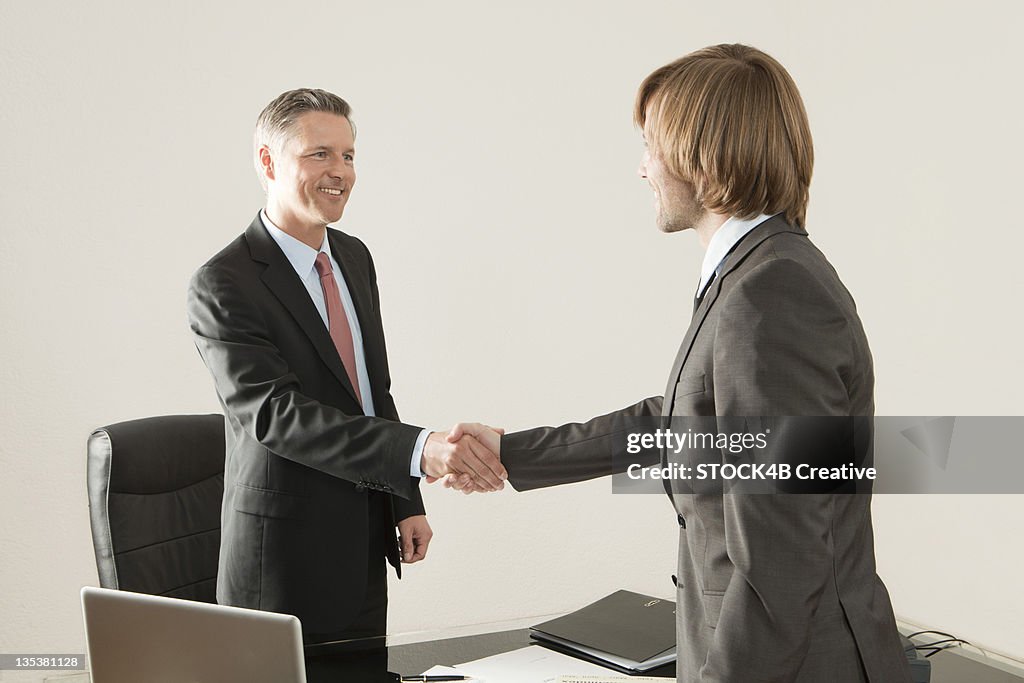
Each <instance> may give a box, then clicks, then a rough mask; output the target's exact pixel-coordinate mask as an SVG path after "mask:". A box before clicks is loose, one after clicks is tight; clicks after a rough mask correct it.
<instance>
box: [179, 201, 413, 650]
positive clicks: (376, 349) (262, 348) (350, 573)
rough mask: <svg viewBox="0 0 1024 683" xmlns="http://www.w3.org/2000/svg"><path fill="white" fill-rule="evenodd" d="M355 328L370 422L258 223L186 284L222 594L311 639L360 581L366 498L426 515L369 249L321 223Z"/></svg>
mask: <svg viewBox="0 0 1024 683" xmlns="http://www.w3.org/2000/svg"><path fill="white" fill-rule="evenodd" d="M327 235H328V240H329V242H330V247H331V251H332V253H333V254H334V258H335V259H336V260H337V262H338V263H339V265H340V266H341V269H342V271H343V272H344V276H345V281H346V282H347V283H348V287H349V290H350V291H351V294H352V299H353V301H354V304H355V308H356V314H357V315H358V318H359V326H360V329H361V330H362V336H363V347H364V351H365V356H366V365H367V370H368V372H369V376H370V383H371V387H372V392H373V401H374V406H375V408H376V412H377V414H378V417H367V416H365V415H364V414H363V412H362V409H361V407H360V405H359V403H358V401H357V400H356V396H355V392H354V390H353V388H352V384H351V382H350V381H349V378H348V375H347V373H346V372H345V368H344V367H343V365H342V362H341V359H340V358H339V356H338V352H337V350H336V349H335V347H334V343H333V342H332V341H331V337H330V334H329V332H328V331H327V328H326V326H325V325H324V324H323V321H322V319H321V318H320V316H319V314H318V313H317V311H316V307H315V306H314V304H313V302H312V300H311V299H310V297H309V293H308V292H307V291H306V289H305V287H304V286H303V284H302V282H301V281H300V280H299V278H298V276H297V275H296V273H295V270H294V269H293V268H292V266H291V264H290V263H289V262H288V259H287V258H286V257H285V255H284V253H283V252H282V251H281V249H280V248H279V247H278V246H277V243H276V242H274V240H273V238H272V237H271V236H270V234H269V233H268V232H267V230H266V228H264V227H263V224H262V222H261V221H260V218H259V216H257V217H256V219H255V220H253V222H252V224H251V225H250V226H249V227H248V229H247V230H246V231H245V233H244V234H242V235H240V236H239V237H238V238H237V239H236V240H234V241H233V242H232V243H231V244H229V245H228V246H227V247H225V248H224V249H223V250H222V251H221V252H220V253H218V254H217V255H216V256H214V257H213V258H211V259H210V260H209V261H208V262H207V263H206V264H205V265H204V266H202V267H201V268H200V269H199V270H198V271H196V273H195V275H193V277H192V281H191V283H190V286H189V292H188V318H189V325H190V326H191V328H192V332H193V334H194V337H195V343H196V347H197V348H198V349H199V353H200V355H201V356H202V358H203V360H204V361H205V362H206V365H207V367H208V368H209V370H210V374H212V375H213V379H214V383H215V385H216V389H217V395H218V397H219V398H220V402H221V404H222V405H223V407H224V416H225V421H226V427H227V429H226V440H227V443H226V446H227V459H226V463H225V472H224V504H223V511H222V529H221V550H220V567H219V573H218V576H217V600H218V602H220V603H222V604H228V605H236V606H240V607H248V608H253V609H262V610H269V611H273V612H284V613H288V614H294V615H296V616H298V617H299V619H300V620H301V621H302V625H303V628H304V629H305V630H306V631H307V632H313V633H327V632H336V631H341V630H343V629H344V628H346V627H347V626H348V624H349V622H350V621H351V620H352V618H353V617H354V616H355V615H356V613H357V612H358V610H359V609H360V608H361V606H362V605H363V598H364V596H365V591H366V584H367V576H366V572H367V549H368V546H369V539H368V515H369V514H380V513H379V510H380V507H378V508H376V509H375V511H371V509H370V503H369V498H370V495H369V493H368V491H370V490H376V491H382V492H385V493H388V494H394V495H389V496H388V498H390V501H391V504H390V505H388V506H386V507H387V508H388V511H387V513H386V514H387V515H388V516H389V519H388V520H386V524H385V525H384V526H385V528H387V529H389V530H390V532H389V538H387V539H385V547H386V548H387V554H388V560H389V561H390V562H391V564H392V565H393V566H394V567H395V569H396V571H399V575H400V564H399V557H398V547H397V542H396V538H395V534H394V531H393V529H394V524H395V521H396V520H402V519H405V518H406V517H409V516H412V515H416V514H423V503H422V500H421V498H420V495H419V488H418V485H419V479H418V478H413V477H410V476H409V459H410V457H411V455H412V449H413V446H414V444H415V442H416V439H417V437H418V436H419V433H420V428H418V427H413V426H410V425H404V424H401V423H399V422H398V411H397V410H396V409H395V402H394V400H393V399H392V397H391V378H390V375H389V373H388V361H387V352H386V351H385V345H384V331H383V328H382V326H381V317H380V300H379V296H378V293H377V281H376V273H375V272H374V268H373V261H372V259H371V258H370V253H369V251H367V249H366V246H365V245H363V243H362V242H361V241H359V240H358V239H356V238H355V237H351V236H349V235H346V234H345V233H342V232H339V231H337V230H333V229H328V231H327Z"/></svg>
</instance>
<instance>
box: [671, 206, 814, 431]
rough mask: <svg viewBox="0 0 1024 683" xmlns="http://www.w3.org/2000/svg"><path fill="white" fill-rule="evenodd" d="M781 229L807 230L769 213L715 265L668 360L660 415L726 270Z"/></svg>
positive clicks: (715, 298)
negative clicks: (714, 273)
mask: <svg viewBox="0 0 1024 683" xmlns="http://www.w3.org/2000/svg"><path fill="white" fill-rule="evenodd" d="M782 232H794V233H797V234H800V235H806V234H807V233H806V232H805V231H803V230H801V229H800V228H795V227H793V226H791V225H789V224H788V223H787V222H786V221H785V220H783V218H782V217H781V216H773V217H772V218H769V219H768V220H766V221H765V222H763V223H761V224H760V225H758V226H757V227H756V228H754V229H753V230H751V231H750V232H749V233H747V234H746V235H744V236H743V238H742V239H741V240H740V241H739V243H737V244H736V246H735V247H734V248H733V250H732V251H731V252H730V253H729V254H728V255H727V256H726V257H725V261H723V262H722V265H721V267H719V269H718V275H717V276H716V277H715V278H714V280H712V282H711V284H709V285H708V289H707V292H705V294H704V300H703V301H702V302H701V304H700V306H698V307H697V310H696V311H694V313H693V318H692V319H691V320H690V327H689V328H687V330H686V334H685V335H684V336H683V341H682V343H681V344H680V345H679V351H678V352H677V353H676V359H675V362H674V363H673V364H672V372H671V374H669V376H668V385H667V386H666V387H665V401H664V403H663V404H662V415H663V416H664V417H668V416H670V415H671V414H672V404H673V403H674V402H675V388H676V382H677V381H678V380H679V373H680V372H682V369H683V365H684V364H685V363H686V359H687V358H688V357H689V355H690V350H691V349H692V348H693V340H694V339H696V337H697V333H698V332H700V329H701V327H702V326H703V325H704V321H705V319H706V318H707V317H708V312H709V311H710V310H711V307H712V306H714V305H715V301H716V300H717V299H718V295H719V293H720V292H721V291H722V286H723V283H724V282H725V280H726V278H727V277H729V274H730V273H731V272H732V271H734V270H736V268H738V267H739V265H740V264H741V263H743V261H745V260H746V258H747V256H749V255H750V252H752V251H753V250H754V249H756V248H757V247H758V246H759V245H760V244H762V243H763V242H764V241H765V240H767V239H768V238H769V237H771V236H773V235H777V234H779V233H782Z"/></svg>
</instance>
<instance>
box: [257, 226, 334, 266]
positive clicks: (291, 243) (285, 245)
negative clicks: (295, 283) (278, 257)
mask: <svg viewBox="0 0 1024 683" xmlns="http://www.w3.org/2000/svg"><path fill="white" fill-rule="evenodd" d="M260 220H262V221H263V225H265V226H266V228H267V232H269V233H270V236H271V237H273V238H274V241H275V242H277V246H279V247H281V251H283V252H284V255H285V258H287V259H288V262H289V263H291V264H292V268H294V269H295V272H296V273H298V274H299V277H300V278H303V279H305V278H306V276H307V275H309V272H310V271H311V270H313V265H314V263H316V257H317V254H319V253H320V252H324V253H325V254H327V257H328V258H330V256H331V250H330V249H329V248H328V246H327V244H328V242H327V233H324V241H323V244H321V245H320V249H319V250H316V249H313V248H312V247H310V246H309V245H308V244H306V243H305V242H302V241H300V240H297V239H295V238H294V237H292V236H291V235H289V234H288V233H286V232H285V231H284V230H282V229H281V228H279V227H277V226H276V225H274V223H273V222H272V221H271V220H270V217H269V216H267V212H266V210H265V209H260Z"/></svg>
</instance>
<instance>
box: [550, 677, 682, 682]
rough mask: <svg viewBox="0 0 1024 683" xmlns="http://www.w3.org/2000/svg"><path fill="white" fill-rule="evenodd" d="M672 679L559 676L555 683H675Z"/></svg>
mask: <svg viewBox="0 0 1024 683" xmlns="http://www.w3.org/2000/svg"><path fill="white" fill-rule="evenodd" d="M675 680H676V679H674V678H655V677H653V676H559V677H558V681H557V683H634V682H635V681H641V683H642V682H643V681H660V682H661V683H675Z"/></svg>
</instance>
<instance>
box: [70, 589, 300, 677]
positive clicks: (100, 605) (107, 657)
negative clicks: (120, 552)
mask: <svg viewBox="0 0 1024 683" xmlns="http://www.w3.org/2000/svg"><path fill="white" fill-rule="evenodd" d="M82 612H83V614H84V615H85V637H86V642H87V643H88V648H89V668H90V671H91V672H92V680H93V683H129V682H131V683H138V681H147V683H164V682H166V683H231V682H233V681H238V682H239V683H242V682H245V683H281V682H282V681H297V682H298V683H305V682H306V668H305V663H304V661H303V650H302V628H301V626H300V624H299V620H298V618H296V617H294V616H291V615H289V614H275V613H272V612H260V611H257V610H250V609H241V608H239V607H224V606H222V605H211V604H209V603H205V602H193V601H191V600H178V599H176V598H163V597H159V596H155V595H143V594H141V593H129V592H127V591H115V590H108V589H106V588H92V587H86V588H83V589H82Z"/></svg>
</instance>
